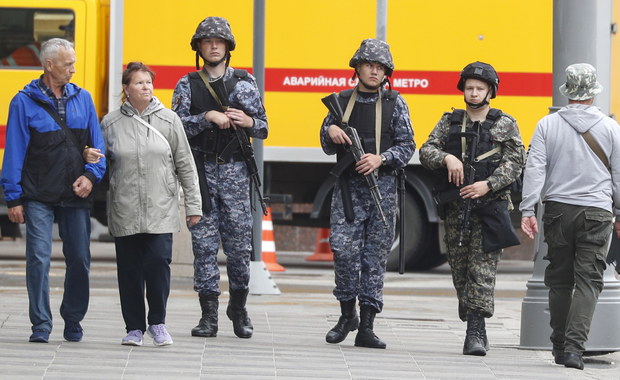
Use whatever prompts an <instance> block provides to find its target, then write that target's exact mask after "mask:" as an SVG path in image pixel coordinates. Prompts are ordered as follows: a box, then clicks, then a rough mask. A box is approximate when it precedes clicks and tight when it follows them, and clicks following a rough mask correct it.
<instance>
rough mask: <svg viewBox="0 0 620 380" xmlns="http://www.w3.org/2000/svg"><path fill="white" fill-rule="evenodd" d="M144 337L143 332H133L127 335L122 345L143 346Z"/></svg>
mask: <svg viewBox="0 0 620 380" xmlns="http://www.w3.org/2000/svg"><path fill="white" fill-rule="evenodd" d="M142 336H143V335H142V330H131V331H129V332H128V333H127V336H126V337H124V338H123V340H122V341H121V344H122V345H124V346H141V345H142Z"/></svg>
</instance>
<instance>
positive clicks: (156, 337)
mask: <svg viewBox="0 0 620 380" xmlns="http://www.w3.org/2000/svg"><path fill="white" fill-rule="evenodd" d="M146 332H147V333H148V334H149V336H150V337H151V338H153V344H154V345H156V346H167V345H169V344H172V337H171V336H170V334H168V330H166V325H164V324H163V323H160V324H158V325H151V326H149V327H148V328H147V329H146Z"/></svg>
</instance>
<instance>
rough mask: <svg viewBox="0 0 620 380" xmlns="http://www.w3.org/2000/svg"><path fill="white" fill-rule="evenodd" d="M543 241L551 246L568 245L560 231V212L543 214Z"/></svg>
mask: <svg viewBox="0 0 620 380" xmlns="http://www.w3.org/2000/svg"><path fill="white" fill-rule="evenodd" d="M543 225H544V234H545V242H546V243H547V244H548V245H549V246H552V247H561V246H564V245H568V243H567V242H566V239H565V238H564V233H562V214H545V215H543Z"/></svg>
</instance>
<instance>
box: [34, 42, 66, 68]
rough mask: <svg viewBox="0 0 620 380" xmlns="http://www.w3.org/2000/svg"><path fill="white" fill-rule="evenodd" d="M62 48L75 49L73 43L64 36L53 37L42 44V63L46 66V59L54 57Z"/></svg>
mask: <svg viewBox="0 0 620 380" xmlns="http://www.w3.org/2000/svg"><path fill="white" fill-rule="evenodd" d="M60 49H65V50H73V44H72V43H71V42H69V41H67V40H65V39H62V38H51V39H49V40H47V41H45V42H43V44H42V45H41V64H42V65H43V68H45V61H47V60H48V59H54V58H56V56H57V55H58V51H59V50H60Z"/></svg>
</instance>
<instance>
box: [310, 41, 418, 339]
mask: <svg viewBox="0 0 620 380" xmlns="http://www.w3.org/2000/svg"><path fill="white" fill-rule="evenodd" d="M349 66H350V67H352V68H354V69H355V74H354V75H356V76H358V77H359V83H358V85H357V86H356V87H355V88H354V89H353V90H345V91H343V92H341V93H340V94H338V101H339V102H340V104H341V108H342V109H343V110H346V109H347V108H351V107H352V108H351V111H350V119H349V120H348V121H349V125H350V126H351V127H354V128H355V129H356V130H357V131H358V134H359V135H360V138H361V139H362V140H363V145H364V151H365V152H366V154H365V155H363V156H362V158H361V160H360V161H358V162H357V163H355V164H354V165H353V164H351V165H350V166H349V167H348V168H347V169H346V170H345V171H344V172H343V173H342V175H341V176H340V178H339V181H338V183H337V184H336V186H335V188H334V193H333V198H332V212H331V236H330V239H329V242H330V244H331V248H332V250H333V251H334V269H335V276H336V278H335V280H336V287H335V289H334V296H336V299H337V300H338V301H340V309H341V312H342V315H341V317H340V319H339V320H338V323H337V324H336V325H335V326H334V328H332V329H331V330H330V331H329V332H328V333H327V336H326V337H325V339H326V341H327V342H328V343H339V342H342V341H343V340H344V339H345V338H346V337H347V335H348V333H349V332H350V331H354V330H355V329H357V328H358V327H359V331H358V333H357V336H356V338H355V345H356V346H362V347H371V348H385V347H386V344H385V343H384V342H383V341H381V340H380V339H379V338H378V337H377V336H376V335H375V334H374V332H373V322H374V318H375V315H376V313H379V312H381V310H382V309H383V278H384V275H385V266H386V262H387V257H388V254H389V252H390V248H391V246H392V241H393V240H394V224H395V219H396V177H395V174H394V171H395V169H397V168H403V167H404V166H405V165H407V163H408V162H409V160H410V159H411V157H412V156H413V152H414V150H415V144H414V142H413V129H412V127H411V120H410V118H409V109H408V107H407V103H406V102H405V100H404V99H403V98H402V97H401V96H400V95H399V94H398V92H396V91H392V90H391V87H390V90H387V91H386V90H384V89H383V86H384V84H385V83H386V82H387V83H389V81H388V79H387V77H389V76H391V74H392V71H393V70H394V64H393V63H392V56H391V54H390V50H389V46H388V44H387V43H385V42H384V41H380V40H375V39H367V40H364V41H363V42H362V44H361V46H360V48H359V49H358V50H357V51H356V52H355V54H354V55H353V58H351V61H350V62H349ZM349 100H351V103H349ZM347 104H350V106H349V107H347ZM346 113H347V112H346V111H345V114H346ZM376 124H378V125H380V131H376V129H375V125H376ZM321 145H322V146H323V150H324V151H325V153H327V154H337V155H338V160H339V161H341V160H345V159H346V155H347V154H351V153H350V152H348V153H347V151H346V147H347V146H349V145H351V140H350V139H349V137H348V136H347V134H346V133H345V132H344V131H343V130H342V129H341V128H340V127H339V126H337V125H336V118H335V117H334V115H332V114H331V113H330V114H328V115H327V117H326V118H325V120H324V121H323V125H322V127H321ZM375 172H377V173H378V185H379V191H380V193H381V196H382V200H381V207H382V208H383V210H384V211H385V216H386V219H387V226H386V225H384V223H383V221H382V219H381V217H380V214H379V211H378V210H377V208H376V206H375V204H374V203H373V198H372V196H371V194H370V191H369V187H368V184H367V182H366V180H365V179H364V177H363V176H365V175H375V174H374V173H375ZM343 198H344V199H343ZM347 198H348V199H347ZM347 200H349V201H350V204H351V205H352V207H347V206H346V205H347V202H346V201H347ZM343 203H344V204H343ZM356 298H358V299H359V303H360V316H361V320H360V318H359V317H358V314H357V311H356V308H355V304H356Z"/></svg>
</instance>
